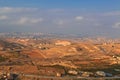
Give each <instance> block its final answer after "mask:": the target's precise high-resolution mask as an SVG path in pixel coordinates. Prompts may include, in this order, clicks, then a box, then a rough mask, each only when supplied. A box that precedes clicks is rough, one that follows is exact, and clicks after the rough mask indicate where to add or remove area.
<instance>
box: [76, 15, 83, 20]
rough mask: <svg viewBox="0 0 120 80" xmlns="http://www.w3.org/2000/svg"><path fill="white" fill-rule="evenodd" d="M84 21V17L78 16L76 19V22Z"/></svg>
mask: <svg viewBox="0 0 120 80" xmlns="http://www.w3.org/2000/svg"><path fill="white" fill-rule="evenodd" d="M83 19H84V17H83V16H76V17H75V20H83Z"/></svg>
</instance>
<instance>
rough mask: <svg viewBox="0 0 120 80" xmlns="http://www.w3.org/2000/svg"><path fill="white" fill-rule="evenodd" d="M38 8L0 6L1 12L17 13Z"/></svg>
mask: <svg viewBox="0 0 120 80" xmlns="http://www.w3.org/2000/svg"><path fill="white" fill-rule="evenodd" d="M37 10H38V8H14V7H0V13H16V12H29V11H37Z"/></svg>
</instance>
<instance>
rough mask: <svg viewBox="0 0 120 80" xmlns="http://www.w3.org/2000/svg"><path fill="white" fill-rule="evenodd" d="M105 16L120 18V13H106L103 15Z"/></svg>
mask: <svg viewBox="0 0 120 80" xmlns="http://www.w3.org/2000/svg"><path fill="white" fill-rule="evenodd" d="M103 15H104V16H119V15H120V11H113V12H106V13H104V14H103Z"/></svg>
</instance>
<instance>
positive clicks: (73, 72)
mask: <svg viewBox="0 0 120 80" xmlns="http://www.w3.org/2000/svg"><path fill="white" fill-rule="evenodd" d="M68 74H72V75H77V74H78V72H77V71H75V70H69V71H68Z"/></svg>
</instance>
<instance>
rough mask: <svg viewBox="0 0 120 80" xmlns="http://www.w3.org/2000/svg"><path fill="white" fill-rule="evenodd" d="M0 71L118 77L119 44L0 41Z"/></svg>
mask: <svg viewBox="0 0 120 80" xmlns="http://www.w3.org/2000/svg"><path fill="white" fill-rule="evenodd" d="M0 70H1V71H5V72H14V73H19V74H21V73H22V74H34V75H38V74H39V75H42V76H61V75H71V74H72V75H80V71H88V72H93V73H95V72H96V71H99V70H100V71H105V72H107V73H110V74H112V75H119V73H120V72H119V70H120V44H119V43H118V42H117V43H115V42H114V43H113V42H111V43H110V42H107V40H106V42H105V41H104V42H102V41H99V42H93V41H92V40H88V41H87V40H85V41H84V40H77V41H75V40H67V39H63V40H62V39H61V40H58V39H39V40H36V39H17V38H8V39H1V40H0ZM71 70H72V71H73V72H71ZM115 70H118V71H115ZM75 72H76V73H75ZM94 76H95V75H94Z"/></svg>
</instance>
